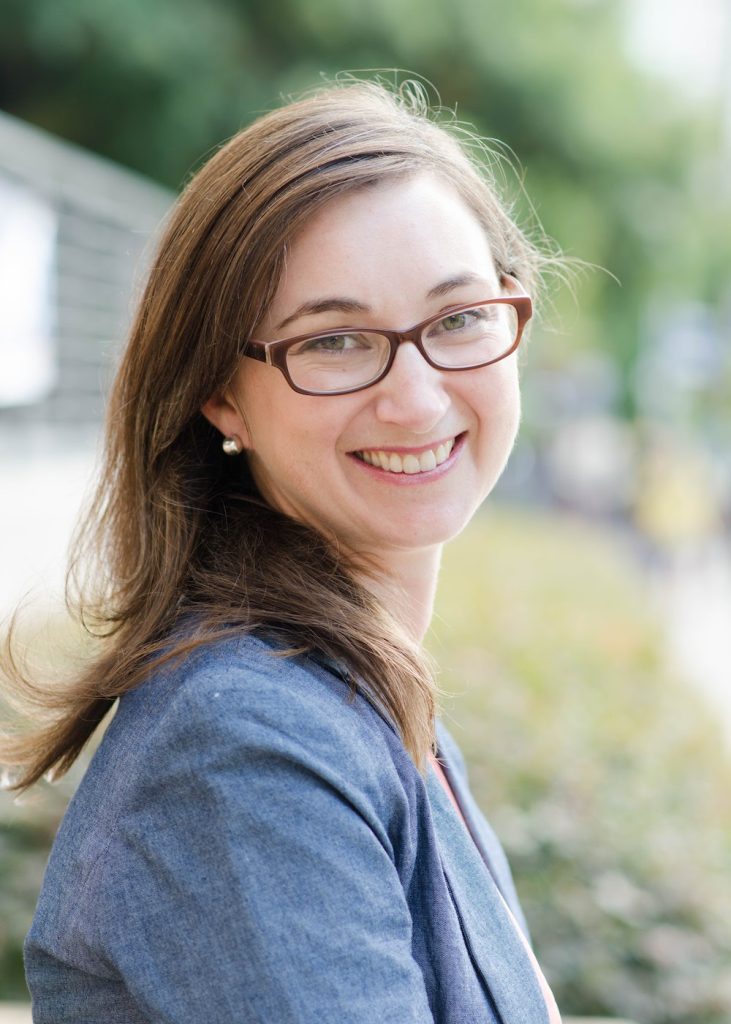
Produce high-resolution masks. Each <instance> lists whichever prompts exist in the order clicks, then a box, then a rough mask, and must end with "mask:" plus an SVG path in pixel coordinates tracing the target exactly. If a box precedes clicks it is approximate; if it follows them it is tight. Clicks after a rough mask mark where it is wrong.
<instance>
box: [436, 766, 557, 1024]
mask: <svg viewBox="0 0 731 1024" xmlns="http://www.w3.org/2000/svg"><path fill="white" fill-rule="evenodd" d="M429 761H430V763H431V765H432V768H433V769H434V771H435V772H436V774H437V778H438V779H439V781H440V782H441V784H442V786H443V787H444V790H445V792H446V794H447V796H448V797H449V799H450V801H451V803H452V806H453V807H454V809H455V811H456V812H457V814H458V815H459V817H460V819H461V821H462V824H463V825H464V827H465V828H466V829H467V832H468V833H469V834H470V839H472V834H471V833H470V830H469V826H468V825H467V822H466V821H465V819H464V815H463V814H462V810H461V808H460V806H459V804H458V803H457V799H456V797H455V795H454V793H453V792H452V787H451V786H450V785H449V782H448V780H447V776H446V775H445V774H444V769H443V768H442V766H441V764H440V763H439V761H438V760H437V758H436V757H435V756H434V754H432V753H431V752H430V753H429ZM498 895H499V896H500V899H501V900H502V903H503V906H504V907H505V909H506V911H507V913H508V917H509V918H510V920H511V921H512V923H513V927H514V928H515V930H516V931H517V933H518V935H519V936H520V941H521V942H522V943H523V946H524V947H525V949H526V952H527V953H528V957H529V958H530V961H531V963H532V964H533V969H534V970H535V972H536V976H537V978H538V984H539V985H540V987H541V991H542V993H543V998H544V999H545V1001H546V1010H547V1012H548V1019H549V1021H550V1024H561V1014H560V1013H559V1012H558V1006H557V1005H556V1000H555V999H554V996H553V992H551V989H550V988H549V985H548V982H547V981H546V978H545V976H544V974H543V971H542V970H541V968H540V966H539V964H538V961H537V960H536V958H535V955H534V953H533V950H532V949H531V948H530V944H529V943H528V940H527V939H526V937H525V935H524V934H523V929H522V928H521V927H520V925H519V924H518V922H517V921H516V920H515V917H514V916H513V913H512V911H511V910H510V907H509V906H508V905H507V903H506V902H505V900H504V899H503V897H502V893H500V891H499V890H498Z"/></svg>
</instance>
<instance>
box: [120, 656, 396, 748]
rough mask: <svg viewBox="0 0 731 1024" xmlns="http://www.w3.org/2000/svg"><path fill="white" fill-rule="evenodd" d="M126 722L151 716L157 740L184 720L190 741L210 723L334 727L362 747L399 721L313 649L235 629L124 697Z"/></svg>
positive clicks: (303, 729) (227, 729)
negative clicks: (286, 647) (282, 645)
mask: <svg viewBox="0 0 731 1024" xmlns="http://www.w3.org/2000/svg"><path fill="white" fill-rule="evenodd" d="M117 717H118V718H119V721H120V723H122V722H126V721H127V720H129V721H130V723H131V722H133V721H137V722H138V724H140V725H142V723H143V722H144V723H149V724H150V725H151V726H152V731H153V732H154V733H156V734H157V738H158V739H159V740H162V739H164V737H165V736H166V735H167V733H169V732H177V731H178V730H179V729H180V727H181V725H182V726H183V727H184V729H185V732H186V734H187V735H188V736H189V737H190V738H191V740H192V741H194V740H195V739H196V737H197V736H198V735H199V734H200V737H201V738H203V737H207V736H208V734H209V732H210V731H211V730H214V731H217V732H219V731H220V732H221V733H223V734H228V733H231V732H235V731H237V730H242V731H243V732H244V733H245V734H246V735H247V736H248V737H249V738H252V739H253V737H254V736H255V735H256V734H257V733H258V732H259V731H260V730H261V729H262V728H264V727H266V728H267V729H268V730H272V731H273V732H276V733H278V734H281V736H282V738H283V739H284V738H285V737H292V738H293V737H297V738H299V739H300V740H305V739H308V740H309V741H311V742H314V743H317V742H322V741H324V740H327V741H332V739H333V736H334V734H336V735H337V736H339V737H341V738H342V739H343V740H347V741H348V742H349V743H351V744H355V745H356V746H358V745H359V744H362V745H363V748H364V750H365V749H367V748H368V746H369V743H372V742H373V737H374V736H375V735H379V734H383V731H384V728H385V729H390V731H392V732H393V729H392V728H391V727H390V726H389V725H388V723H387V722H386V721H385V719H383V718H381V716H380V715H378V713H377V712H376V711H375V709H374V708H373V706H372V705H371V704H370V703H369V702H368V701H367V700H365V698H364V697H363V695H362V694H360V693H356V694H355V695H353V693H352V690H351V688H350V687H349V685H348V683H347V682H346V678H345V674H344V673H340V672H338V671H337V667H336V666H333V667H325V665H324V664H322V663H321V662H320V661H319V660H316V659H315V658H314V657H312V656H309V655H296V656H290V655H286V654H285V653H283V652H282V651H281V650H279V649H277V648H276V647H275V646H274V645H273V644H272V643H270V642H268V641H266V640H264V639H262V638H260V637H257V636H237V637H232V638H230V639H226V640H219V641H216V642H213V643H211V644H208V645H206V646H203V647H201V648H200V649H198V650H196V651H195V652H194V653H193V654H192V655H190V656H188V657H187V658H186V659H185V660H184V661H183V662H182V663H181V664H178V665H176V666H174V667H173V669H172V670H170V671H165V670H164V669H163V670H162V671H159V672H156V673H154V674H153V675H152V676H151V677H150V679H149V680H148V681H147V682H146V683H144V684H143V685H142V686H141V687H139V689H138V690H135V691H133V692H131V693H130V694H128V695H126V696H125V697H123V698H122V700H121V701H120V708H119V712H118V716H117Z"/></svg>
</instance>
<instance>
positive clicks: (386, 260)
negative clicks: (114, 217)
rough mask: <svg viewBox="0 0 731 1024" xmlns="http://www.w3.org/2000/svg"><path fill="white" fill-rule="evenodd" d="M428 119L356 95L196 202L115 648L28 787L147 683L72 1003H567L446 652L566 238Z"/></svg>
mask: <svg viewBox="0 0 731 1024" xmlns="http://www.w3.org/2000/svg"><path fill="white" fill-rule="evenodd" d="M418 107H419V102H418V99H415V98H414V97H413V96H412V97H411V99H409V98H408V96H407V97H406V98H403V97H402V98H401V99H398V98H394V97H392V96H391V95H390V94H388V93H387V92H386V91H385V90H383V89H382V88H380V87H379V86H375V85H372V84H353V85H349V86H347V87H334V88H329V89H324V90H322V91H320V92H318V93H316V94H314V95H312V96H310V97H309V98H307V99H304V100H302V101H300V102H297V103H292V104H290V105H289V106H286V107H284V108H283V109H281V110H279V111H277V112H275V113H272V114H270V115H268V116H266V117H263V118H262V119H261V120H259V121H258V122H256V123H255V124H254V125H252V126H251V127H250V128H248V129H247V130H245V131H243V132H241V133H240V134H239V135H237V136H236V137H235V138H234V139H233V140H232V141H231V142H229V143H228V145H226V146H225V147H224V148H223V149H222V150H221V151H220V152H219V153H218V154H217V155H216V156H214V157H213V159H212V160H211V161H210V162H209V163H208V164H207V165H206V166H205V167H204V168H203V169H202V170H201V171H200V173H199V174H198V175H197V176H196V177H195V178H194V179H193V181H192V182H191V183H190V185H189V186H188V188H187V189H186V190H185V192H184V194H183V195H182V197H181V198H180V200H179V202H178V204H177V207H176V208H175V210H174V211H173V214H172V216H171V219H170V222H169V224H168V227H167V230H166V234H165V237H164V239H163V241H162V243H161V246H160V250H159V253H158V256H157V258H156V260H155V262H154V266H153V269H152V273H151V275H150V280H149V284H148V286H147V289H146V292H145V295H144V297H143V300H142V303H141V308H140V311H139V314H138V316H137V320H136V323H135V325H134V328H133V331H132V336H131V340H130V343H129V346H128V348H127V351H126V354H125V356H124V358H123V361H122V365H121V368H120V370H119V374H118V377H117V380H116V383H115V386H114V389H113V393H112V398H111V405H110V412H109V420H108V432H107V454H106V462H105V466H104V472H103V474H102V483H101V486H100V491H99V494H98V497H97V501H96V504H95V506H94V508H93V510H92V513H91V516H90V519H89V528H88V532H87V540H88V539H89V537H91V539H92V540H94V542H95V544H96V550H97V551H98V553H99V555H100V557H99V558H98V560H97V565H96V573H97V578H96V582H97V586H98V587H99V592H98V596H97V602H96V606H95V608H96V616H97V618H98V620H99V622H100V626H101V629H100V632H103V633H104V634H105V635H104V640H103V643H102V648H101V653H100V654H99V656H98V657H97V659H96V660H95V662H94V663H93V664H92V665H91V666H89V668H88V670H87V671H86V672H85V674H84V675H83V677H82V678H80V679H78V680H77V681H76V683H75V684H74V686H73V687H71V688H66V689H65V690H64V692H63V694H62V695H61V696H59V695H58V693H57V692H56V691H53V692H51V691H49V693H48V696H47V704H48V705H49V707H51V708H52V710H53V719H52V721H51V723H50V724H49V725H48V726H47V728H46V729H45V731H43V732H42V733H36V734H35V735H34V736H33V737H29V738H28V737H26V738H25V739H22V740H20V739H16V740H15V742H14V745H13V746H12V749H11V747H10V744H7V745H6V748H7V749H8V760H11V761H12V762H13V763H14V764H16V765H20V766H21V769H22V771H21V774H20V776H19V778H18V783H17V784H18V786H19V787H24V786H27V785H29V784H31V783H32V782H34V781H35V780H36V779H37V778H39V777H40V775H41V774H43V773H45V772H48V771H53V772H54V773H56V774H58V773H60V772H63V771H65V770H66V769H67V768H68V767H69V766H70V765H71V764H72V763H73V761H74V760H75V758H76V757H77V756H78V754H79V752H80V750H81V749H82V747H83V746H84V744H85V742H86V741H87V739H88V737H89V736H90V735H91V733H92V732H93V731H94V729H95V727H96V726H97V724H98V723H99V722H100V721H101V720H102V719H103V718H104V717H105V716H106V714H107V713H108V711H109V710H110V709H111V708H112V705H113V704H114V703H115V701H117V699H118V698H119V701H118V706H117V709H116V713H115V716H114V719H113V721H112V722H111V724H110V726H109V728H108V729H107V731H106V734H105V736H104V739H103V741H102V743H101V745H100V748H99V749H98V751H97V753H96V755H95V757H94V759H93V761H92V764H91V767H90V768H89V769H88V771H87V774H86V776H85V778H84V780H83V782H82V784H81V786H80V788H79V790H78V792H77V794H76V796H75V798H74V800H73V801H72V803H71V805H70V808H69V810H68V812H67V815H66V818H65V819H64V822H63V824H62V826H61V829H60V831H59V834H58V837H57V839H56V843H55V846H54V850H53V853H52V856H51V859H50V862H49V866H48V870H47V874H46V879H45V882H44V887H43V891H42V893H41V897H40V900H39V904H38V909H37V913H36V917H35V920H34V923H33V927H32V929H31V932H30V934H29V936H28V940H27V944H26V970H27V977H28V983H29V987H30V990H31V992H32V995H33V999H34V1020H36V1021H38V1022H46V1021H47V1022H51V1021H53V1022H54V1024H58V1022H60V1021H81V1020H84V1021H87V1020H88V1021H102V1020H103V1021H105V1022H114V1021H120V1022H121V1021H125V1022H131V1021H134V1022H137V1021H139V1022H142V1021H166V1022H178V1021H180V1022H183V1021H184V1022H186V1024H194V1022H199V1021H200V1022H206V1024H211V1022H216V1021H227V1022H229V1021H246V1022H254V1021H256V1022H266V1024H286V1022H303V1024H309V1022H315V1021H317V1022H318V1024H323V1022H330V1021H332V1022H336V1021H337V1022H338V1024H341V1022H344V1021H347V1022H350V1024H359V1022H366V1021H368V1022H371V1021H372V1022H381V1021H386V1020H389V1021H398V1022H399V1024H405V1022H407V1021H413V1022H418V1024H426V1022H428V1021H429V1022H430V1021H435V1022H439V1024H456V1022H458V1021H459V1022H462V1021H469V1022H471V1024H477V1022H483V1021H484V1022H492V1021H504V1022H506V1024H507V1022H511V1024H533V1022H538V1021H540V1022H545V1021H548V1020H558V1013H557V1011H556V1009H555V1004H554V1003H553V1000H552V997H551V996H550V993H549V992H548V989H547V986H546V984H545V981H544V979H543V977H542V975H541V973H540V969H539V968H538V965H537V964H536V962H535V960H534V958H533V956H532V954H531V952H530V950H529V946H528V942H527V939H526V937H525V923H524V921H523V918H522V915H521V912H520V908H519V906H518V903H517V898H516V895H515V891H514V888H513V885H512V882H511V879H510V874H509V870H508V868H507V865H506V862H505V860H504V856H503V853H502V851H501V848H500V846H499V844H498V842H497V840H496V839H495V837H494V835H493V833H492V832H491V831H490V829H489V826H488V825H487V823H486V821H485V819H484V818H483V817H482V815H481V814H480V812H479V810H478V809H477V807H476V806H475V804H474V802H473V800H472V797H471V795H470V792H469V789H468V785H467V779H466V775H465V769H464V764H463V761H462V758H461V755H460V752H459V750H458V748H457V746H456V745H455V743H454V741H453V740H452V738H451V737H450V735H449V733H448V732H447V730H446V729H445V728H444V726H443V724H442V723H441V722H440V721H439V720H438V719H437V718H436V715H435V712H436V702H435V694H436V688H435V684H434V681H433V678H432V674H431V672H430V668H429V663H428V661H427V659H426V657H425V654H424V652H423V649H422V646H421V645H422V639H423V636H424V633H425V631H426V629H427V627H428V624H429V619H430V617H431V612H432V604H433V599H434V591H435V587H436V582H437V573H438V568H439V559H440V554H441V549H442V545H443V544H444V542H445V541H447V540H449V539H450V538H451V537H453V536H455V535H456V534H457V533H459V532H460V530H462V529H463V527H464V526H465V525H466V524H467V523H468V521H469V519H470V518H471V516H472V515H473V514H474V512H475V511H476V509H477V508H478V507H479V505H480V504H481V502H482V501H483V500H484V499H485V497H486V496H487V494H488V493H489V492H490V490H491V488H492V487H493V485H494V484H495V482H496V480H497V479H498V477H499V475H500V473H501V471H502V469H503V467H504V465H505V462H506V459H507V457H508V454H509V452H510V449H511V446H512V444H513V441H514V438H515V434H516V430H517V427H518V420H519V410H520V407H519V391H518V371H517V361H516V360H517V355H516V351H517V346H518V343H519V341H520V338H521V334H522V331H523V328H524V326H525V324H526V322H527V320H528V318H529V317H530V314H531V303H530V298H529V297H528V292H529V290H530V288H531V286H532V284H533V282H534V279H535V276H536V271H537V268H538V265H539V263H540V257H539V255H538V253H537V251H536V250H534V249H533V247H532V246H531V245H530V244H529V243H528V241H527V240H526V239H525V237H524V236H523V235H522V234H521V233H520V231H519V230H518V228H517V227H516V226H515V225H514V224H513V222H512V221H511V219H510V217H509V216H508V214H507V213H506V211H505V209H504V208H503V207H502V206H501V204H500V201H499V200H498V198H497V196H496V194H495V192H494V190H493V187H492V186H491V184H490V183H489V182H488V181H487V180H486V179H485V178H484V177H483V176H482V175H481V173H480V172H478V170H476V166H475V165H474V164H473V163H472V161H471V159H470V158H469V156H468V155H467V152H466V150H465V149H464V148H462V147H461V146H460V145H459V144H458V142H457V141H456V139H455V138H454V137H453V136H451V135H450V134H449V133H448V132H447V131H446V130H445V129H443V128H441V127H438V126H437V125H436V124H434V123H432V122H430V121H429V120H428V119H427V118H426V117H425V116H424V113H423V111H421V110H420V109H417V108H418ZM414 324H415V325H416V326H412V325H414ZM100 574H103V576H102V582H101V583H99V582H98V581H99V578H100ZM87 616H88V603H87Z"/></svg>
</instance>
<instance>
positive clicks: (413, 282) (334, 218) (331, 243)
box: [267, 174, 497, 324]
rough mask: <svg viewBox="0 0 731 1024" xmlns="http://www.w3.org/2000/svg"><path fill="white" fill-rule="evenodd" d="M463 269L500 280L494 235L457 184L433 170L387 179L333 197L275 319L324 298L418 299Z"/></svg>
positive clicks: (311, 229)
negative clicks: (492, 242) (492, 243)
mask: <svg viewBox="0 0 731 1024" xmlns="http://www.w3.org/2000/svg"><path fill="white" fill-rule="evenodd" d="M460 274H472V275H475V274H477V275H479V276H480V277H483V278H485V279H486V280H487V281H490V282H493V283H494V284H497V274H496V271H495V265H494V262H493V258H492V254H491V251H490V244H489V241H488V238H487V234H486V232H485V230H484V228H483V226H482V225H481V223H480V222H479V220H478V219H477V217H476V215H475V214H474V212H473V211H472V210H471V209H470V207H469V206H468V205H467V203H466V202H465V201H464V200H463V199H462V197H461V196H460V195H459V193H458V192H457V191H456V189H455V188H454V187H453V186H451V185H449V184H447V183H445V182H443V181H441V180H440V179H438V178H436V177H434V176H433V175H426V174H425V175H419V176H415V177H410V178H407V179H401V180H396V181H389V182H385V183H379V184H376V185H373V186H369V187H367V188H365V189H359V190H358V191H354V192H351V193H347V194H345V195H342V196H339V197H337V198H336V199H333V200H331V201H330V202H329V203H327V204H326V205H325V206H323V207H322V208H321V209H320V210H318V211H317V213H315V214H314V215H313V216H312V218H311V219H310V220H309V221H308V222H307V223H306V224H305V226H304V227H303V228H302V230H301V231H300V232H299V233H298V234H297V235H296V236H295V237H294V238H293V239H292V241H291V242H290V244H289V245H288V248H287V257H286V260H285V265H284V270H283V273H282V277H281V280H280V282H279V286H278V288H277V291H276V294H275V297H274V300H273V302H272V305H271V308H270V310H269V313H268V316H267V321H268V322H269V324H274V323H275V322H278V321H280V320H282V319H284V318H286V317H287V316H288V315H290V314H291V312H292V309H293V308H296V307H297V306H298V305H299V304H301V303H303V302H306V301H308V300H311V299H313V298H317V297H320V296H321V297H330V296H343V297H352V298H354V299H357V300H358V301H359V302H360V303H362V304H364V305H367V306H370V307H373V308H374V309H375V308H376V307H383V306H384V305H385V306H388V307H390V308H392V307H395V306H398V305H399V301H398V300H399V299H403V300H404V302H408V303H410V304H412V305H413V303H414V302H416V301H419V297H421V299H422V300H423V297H424V296H425V295H426V293H427V292H428V291H429V290H430V289H431V288H432V287H433V286H434V285H435V284H437V283H439V281H441V280H445V279H448V278H453V277H457V276H459V275H460ZM417 312H418V311H417ZM425 315H428V311H427V312H426V313H425Z"/></svg>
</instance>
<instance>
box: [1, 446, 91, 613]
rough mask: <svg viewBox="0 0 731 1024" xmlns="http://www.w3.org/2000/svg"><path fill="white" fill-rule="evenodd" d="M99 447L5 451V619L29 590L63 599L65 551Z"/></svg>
mask: <svg viewBox="0 0 731 1024" xmlns="http://www.w3.org/2000/svg"><path fill="white" fill-rule="evenodd" d="M93 458H94V448H93V444H92V443H91V442H89V443H86V444H85V445H83V446H64V445H63V444H57V445H54V444H53V443H49V444H48V446H47V449H46V450H45V451H44V452H43V453H37V454H36V453H32V454H31V455H30V456H29V455H28V454H27V453H25V452H23V451H22V450H20V454H17V453H15V452H13V453H10V452H8V451H2V458H1V459H0V495H1V497H0V567H1V571H0V618H2V617H3V616H4V615H5V614H6V613H7V612H9V611H10V610H11V609H13V608H14V607H15V606H16V604H17V603H18V601H20V600H21V599H22V598H23V597H24V596H25V595H26V594H27V595H28V598H29V599H30V600H31V601H32V603H33V604H35V603H36V601H38V602H40V603H41V604H48V603H55V602H57V601H59V600H62V594H63V583H64V575H65V568H66V552H67V547H68V543H69V540H70V537H71V533H72V530H73V529H74V526H75V525H76V521H77V519H78V512H79V508H80V506H81V503H82V500H83V498H84V496H85V493H86V490H87V485H88V482H89V480H90V479H91V474H92V469H93Z"/></svg>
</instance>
